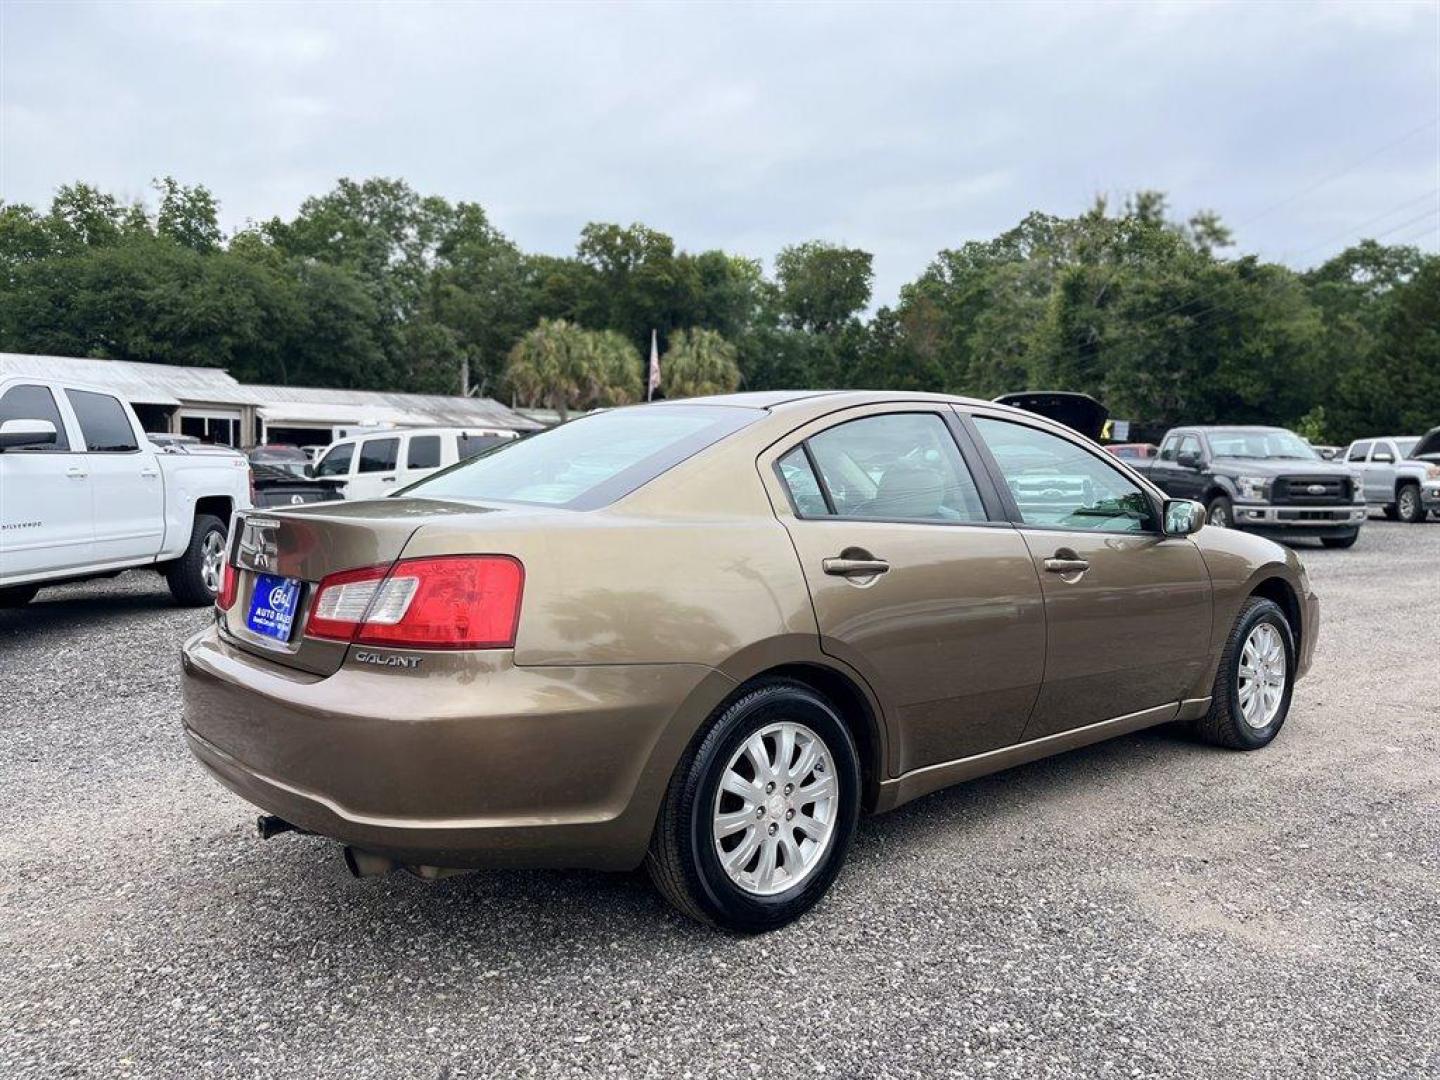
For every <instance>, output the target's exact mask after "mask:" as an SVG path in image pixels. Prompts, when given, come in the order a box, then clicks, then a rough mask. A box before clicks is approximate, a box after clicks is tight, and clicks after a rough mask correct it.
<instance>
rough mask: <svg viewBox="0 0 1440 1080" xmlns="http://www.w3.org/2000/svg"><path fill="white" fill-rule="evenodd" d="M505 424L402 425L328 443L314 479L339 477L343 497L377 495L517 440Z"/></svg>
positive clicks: (320, 457) (318, 462)
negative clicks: (452, 426) (441, 426)
mask: <svg viewBox="0 0 1440 1080" xmlns="http://www.w3.org/2000/svg"><path fill="white" fill-rule="evenodd" d="M519 437H520V436H519V434H518V433H517V432H514V431H508V430H506V429H504V428H406V429H404V430H397V431H374V432H370V433H369V434H366V435H355V436H352V437H350V438H346V439H341V440H340V441H339V442H334V443H331V444H330V445H329V446H327V447H326V448H325V450H324V451H323V452H322V453H321V454H320V455H319V457H318V459H317V460H316V463H315V470H314V472H315V477H316V478H317V479H326V480H340V481H343V486H342V487H341V489H340V490H341V492H342V493H343V494H344V496H345V498H347V499H379V498H383V497H384V496H386V495H389V494H390V493H391V492H392V491H399V490H400V489H401V488H403V487H405V486H406V485H407V484H413V483H415V481H417V480H421V479H423V478H425V477H427V476H429V475H430V474H431V473H433V472H437V471H438V470H440V469H443V468H446V467H447V466H450V465H454V464H455V463H456V462H459V461H465V460H467V459H469V458H472V457H475V456H476V455H477V454H482V453H484V452H485V451H486V450H489V449H491V448H493V447H496V446H499V445H500V444H501V443H504V442H509V441H510V440H512V439H518V438H519Z"/></svg>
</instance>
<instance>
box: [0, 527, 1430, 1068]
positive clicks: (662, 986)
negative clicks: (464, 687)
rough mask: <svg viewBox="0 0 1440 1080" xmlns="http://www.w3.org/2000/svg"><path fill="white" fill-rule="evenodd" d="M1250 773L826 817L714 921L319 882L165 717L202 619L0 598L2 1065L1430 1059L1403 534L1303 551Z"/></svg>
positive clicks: (1034, 774)
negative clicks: (1274, 716) (1286, 700)
mask: <svg viewBox="0 0 1440 1080" xmlns="http://www.w3.org/2000/svg"><path fill="white" fill-rule="evenodd" d="M1302 556H1303V558H1304V559H1305V560H1306V562H1307V563H1308V565H1309V567H1310V571H1311V576H1312V578H1313V580H1314V582H1315V586H1316V588H1317V589H1318V590H1319V591H1320V593H1321V596H1322V601H1323V604H1324V627H1323V633H1322V638H1321V641H1320V646H1319V652H1318V655H1317V657H1316V662H1315V670H1314V672H1313V674H1312V675H1311V676H1310V678H1309V679H1307V680H1306V681H1304V682H1302V683H1301V684H1300V687H1299V689H1298V690H1297V692H1296V695H1295V700H1294V707H1293V708H1292V710H1291V714H1290V722H1289V725H1288V726H1287V728H1286V729H1285V732H1284V733H1283V734H1282V736H1281V737H1280V739H1279V740H1278V742H1276V744H1275V745H1274V746H1272V747H1271V748H1269V749H1267V750H1265V751H1263V752H1261V753H1258V754H1237V753H1230V752H1224V751H1219V750H1214V749H1209V748H1204V747H1201V746H1198V745H1194V744H1192V743H1190V742H1188V741H1186V740H1185V739H1183V738H1181V737H1179V736H1177V735H1175V734H1173V733H1171V732H1169V731H1168V730H1162V731H1152V732H1148V733H1142V734H1140V735H1137V736H1132V737H1128V738H1123V739H1120V740H1117V741H1115V742H1111V743H1108V744H1105V745H1102V746H1098V747H1093V748H1090V749H1087V750H1082V751H1077V752H1074V753H1071V754H1067V755H1064V756H1062V757H1059V758H1055V759H1051V760H1049V761H1046V762H1041V763H1038V764H1035V765H1031V766H1027V767H1025V768H1021V769H1016V770H1013V771H1011V772H1007V773H1004V774H1001V775H999V776H995V777H991V778H988V779H985V780H981V781H977V782H974V783H970V784H967V785H964V786H962V787H959V788H956V789H952V790H950V791H947V792H942V793H939V794H937V795H933V796H931V797H929V798H927V799H924V800H922V801H920V802H919V803H916V804H913V805H911V806H909V807H906V808H903V809H901V810H899V811H896V812H895V813H893V814H890V815H888V816H886V817H882V818H875V819H871V820H869V821H868V822H864V823H862V826H861V830H860V833H859V835H858V837H857V840H856V843H855V847H854V850H853V853H852V857H851V860H850V863H849V865H848V867H847V869H846V871H845V872H844V873H843V874H842V875H841V877H840V880H839V882H838V883H837V886H836V888H835V890H834V891H833V893H832V894H831V896H830V898H829V899H828V900H827V901H826V902H825V903H824V904H822V905H821V906H820V908H818V909H817V910H816V911H815V912H814V913H812V914H811V915H810V916H809V917H808V918H806V919H804V920H802V921H801V922H800V923H799V924H798V925H796V926H793V927H791V928H788V929H786V930H783V931H779V932H777V933H773V934H770V935H767V936H764V937H760V938H753V939H736V938H730V937H725V936H722V935H719V934H716V933H714V932H711V931H707V930H704V929H701V928H700V927H698V926H695V925H693V924H691V923H689V922H687V921H685V920H684V919H682V918H680V917H679V916H677V915H674V914H672V913H671V912H670V911H669V910H668V909H667V908H666V907H665V906H664V905H663V904H662V903H661V902H660V900H659V899H658V898H657V897H656V896H655V894H654V893H652V892H651V890H650V889H649V887H648V885H647V883H646V882H645V880H644V878H643V876H641V875H639V874H634V875H604V874H593V873H486V874H475V875H471V876H468V877H461V878H452V879H448V880H445V881H442V882H440V883H438V884H435V885H424V884H422V883H420V882H416V881H413V880H410V879H407V878H405V877H403V876H393V877H390V878H386V879H379V880H373V879H372V880H369V881H355V880H352V879H351V878H350V877H349V876H348V875H347V874H346V872H345V869H344V867H343V865H342V864H341V860H340V857H339V853H338V850H337V849H336V848H335V847H334V846H332V845H330V844H327V843H326V842H324V841H321V840H318V839H314V838H310V837H293V836H287V837H283V838H280V839H277V840H273V841H270V842H268V843H261V842H260V841H258V840H257V839H255V838H254V837H253V835H252V832H251V821H252V819H253V815H254V813H255V811H254V810H252V809H251V808H249V807H248V806H246V805H245V804H244V803H243V802H241V801H240V800H239V799H237V798H235V797H233V796H231V795H230V794H229V793H227V792H226V791H224V790H223V789H222V788H220V787H219V786H218V785H217V784H216V783H214V782H212V781H211V780H209V779H208V778H207V777H206V776H205V775H204V774H203V773H202V771H201V770H200V768H199V766H197V765H196V764H194V763H193V762H192V761H191V760H190V758H189V757H188V755H187V752H186V750H185V748H184V746H183V745H182V741H181V738H180V734H179V726H178V714H179V708H180V705H179V697H178V693H177V687H176V682H177V678H176V671H177V661H176V647H177V645H178V644H179V643H180V641H181V640H182V639H183V638H184V637H185V636H186V635H187V634H188V633H189V632H190V631H191V630H192V629H194V628H196V627H198V626H200V625H202V623H203V622H204V620H205V618H206V617H207V616H206V614H205V613H203V612H195V611H179V610H176V609H175V608H173V607H171V605H170V602H169V597H168V594H167V593H166V592H165V588H164V584H163V582H161V581H160V579H159V578H157V577H155V576H154V575H152V574H148V573H132V574H127V575H125V576H123V577H121V578H119V579H116V580H114V581H110V582H102V583H92V584H86V585H79V586H72V587H68V588H63V589H55V590H51V591H49V592H47V593H43V594H42V595H41V598H40V599H39V600H38V601H36V603H35V604H34V605H32V606H31V608H30V609H28V610H26V611H24V612H20V613H16V612H0V813H3V816H4V820H6V821H8V822H9V828H7V829H6V830H5V832H4V834H3V836H0V956H3V958H4V960H3V964H0V1075H3V1076H6V1077H29V1076H35V1077H40V1076H43V1077H47V1078H48V1077H58V1076H82V1075H83V1076H91V1075H93V1076H145V1077H149V1076H177V1077H197V1076H199V1077H208V1076H266V1077H274V1076H296V1077H312V1076H342V1075H343V1076H374V1077H402V1076H403V1077H412V1076H413V1077H436V1078H438V1077H447V1078H448V1077H473V1076H487V1075H495V1074H505V1075H537V1076H546V1077H552V1076H606V1075H616V1076H620V1075H633V1076H663V1077H672V1076H682V1075H685V1076H688V1075H694V1076H719V1075H724V1076H744V1075H765V1076H776V1075H788V1076H802V1075H808V1076H822V1075H832V1076H833V1075H839V1076H926V1077H929V1076H983V1077H1008V1076H1025V1077H1035V1076H1045V1077H1062V1076H1065V1077H1086V1078H1090V1077H1134V1076H1185V1077H1212V1076H1213V1077H1224V1078H1227V1080H1228V1078H1231V1077H1237V1076H1317V1077H1337V1076H1355V1077H1361V1076H1363V1077H1398V1076H1407V1077H1418V1076H1429V1077H1435V1076H1437V1075H1440V973H1437V965H1440V812H1437V811H1440V733H1437V723H1436V720H1437V700H1440V694H1437V681H1436V676H1437V668H1436V646H1437V643H1440V616H1437V610H1440V609H1437V595H1436V593H1437V586H1440V524H1430V525H1427V526H1403V525H1398V524H1391V523H1388V522H1383V521H1378V520H1377V521H1373V522H1371V524H1370V525H1369V527H1368V528H1367V529H1366V531H1365V535H1364V536H1363V538H1362V539H1361V541H1360V544H1359V545H1358V546H1357V547H1356V548H1355V549H1353V550H1351V551H1326V550H1322V549H1321V548H1319V547H1318V546H1306V547H1304V548H1303V550H1302Z"/></svg>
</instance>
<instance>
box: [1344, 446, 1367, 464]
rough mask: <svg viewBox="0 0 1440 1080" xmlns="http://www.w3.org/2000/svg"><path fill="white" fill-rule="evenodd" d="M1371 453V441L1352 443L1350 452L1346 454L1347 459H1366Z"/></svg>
mask: <svg viewBox="0 0 1440 1080" xmlns="http://www.w3.org/2000/svg"><path fill="white" fill-rule="evenodd" d="M1369 454H1370V443H1368V442H1357V443H1351V444H1350V452H1349V453H1348V454H1346V455H1345V460H1346V461H1364V460H1365V459H1366V457H1368V456H1369Z"/></svg>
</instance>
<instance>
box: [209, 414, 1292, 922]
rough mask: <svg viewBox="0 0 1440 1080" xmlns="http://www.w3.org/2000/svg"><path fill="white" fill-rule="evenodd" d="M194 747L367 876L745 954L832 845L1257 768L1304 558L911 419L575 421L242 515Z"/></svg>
mask: <svg viewBox="0 0 1440 1080" xmlns="http://www.w3.org/2000/svg"><path fill="white" fill-rule="evenodd" d="M217 607H218V610H217V612H216V618H215V624H214V625H213V626H211V627H209V628H207V629H205V630H204V631H202V632H201V633H199V634H198V635H196V636H195V637H194V638H192V639H191V640H190V641H189V642H187V643H186V645H185V647H184V691H185V733H186V736H187V739H188V741H189V745H190V747H191V749H192V750H193V752H194V754H195V756H196V757H197V758H198V759H199V760H200V761H201V762H202V763H203V764H204V765H205V766H206V768H208V769H209V770H210V771H211V772H212V773H213V774H214V775H215V776H216V777H217V778H218V779H219V780H220V781H221V782H222V783H223V784H225V785H226V786H227V787H229V788H230V789H232V790H233V791H235V792H237V793H238V794H239V795H241V796H243V797H244V798H245V799H248V800H249V801H250V802H252V803H254V804H255V805H256V806H258V807H260V808H261V809H262V810H264V811H265V812H266V813H265V815H264V816H262V817H261V818H260V825H261V832H262V834H263V835H271V834H273V833H276V832H283V831H287V830H291V829H294V830H298V831H303V832H310V833H318V834H321V835H323V836H327V837H332V838H334V839H335V840H338V841H339V842H340V843H341V844H343V845H345V856H346V860H347V862H348V863H349V865H350V867H351V869H352V870H353V871H354V872H356V873H357V874H361V875H365V874H374V873H383V872H387V871H390V870H394V869H408V870H410V871H412V872H414V873H416V874H418V875H420V876H421V877H426V878H433V877H438V876H441V875H443V874H446V873H449V872H453V871H456V870H462V869H467V868H475V867H495V866H549V867H593V868H604V869H626V868H631V867H636V866H638V865H640V864H641V863H644V864H645V865H646V866H647V867H648V868H649V871H650V874H651V875H652V877H653V878H654V881H655V883H656V884H657V885H658V886H659V888H660V890H661V892H663V893H664V894H665V896H666V897H668V898H669V899H670V900H671V901H673V902H674V904H675V905H676V906H677V907H679V908H680V909H681V910H682V911H685V912H687V913H689V914H690V915H693V916H695V917H696V918H699V919H702V920H705V921H707V922H710V923H713V924H716V925H719V926H722V927H726V928H730V929H735V930H742V931H755V930H763V929H766V928H770V927H775V926H778V925H781V924H783V923H785V922H787V921H789V920H791V919H794V918H795V917H796V916H798V915H800V914H801V913H803V912H804V911H806V910H807V909H808V908H810V907H811V905H813V904H814V903H815V902H816V901H817V900H819V899H820V897H821V896H823V895H824V893H825V891H826V890H827V889H828V888H829V887H830V884H831V882H832V881H833V880H834V879H835V875H836V874H837V873H838V872H839V870H840V866H841V863H842V862H843V861H844V859H845V854H846V849H847V848H848V846H849V844H850V839H851V835H852V833H853V831H854V828H855V823H856V819H857V817H858V816H859V815H860V814H861V813H862V812H878V811H884V810H888V809H891V808H892V807H895V806H898V805H900V804H901V803H904V802H907V801H909V800H911V799H914V798H917V797H919V796H922V795H925V794H927V793H929V792H932V791H935V790H936V789H938V788H942V787H945V786H946V785H949V784H954V783H957V782H959V781H963V780H967V779H970V778H972V777H976V776H980V775H982V774H985V773H991V772H995V771H997V770H1000V769H1005V768H1009V767H1011V766H1014V765H1018V764H1021V763H1022V762H1026V761H1031V760H1034V759H1036V758H1040V757H1043V756H1045V755H1048V754H1054V753H1058V752H1060V751H1064V750H1068V749H1071V748H1073V747H1078V746H1082V745H1085V744H1087V743H1093V742H1096V741H1098V740H1101V739H1108V738H1111V737H1113V736H1116V735H1122V734H1125V733H1127V732H1132V731H1136V730H1138V729H1140V728H1146V727H1151V726H1153V725H1157V724H1164V723H1169V722H1176V723H1181V724H1185V725H1188V726H1189V727H1190V728H1191V729H1193V730H1194V732H1195V733H1196V734H1197V735H1198V736H1199V737H1201V738H1203V739H1206V740H1208V741H1210V742H1213V743H1216V744H1218V745H1220V746H1225V747H1231V748H1234V749H1241V750H1254V749H1258V748H1260V747H1263V746H1265V745H1266V744H1267V743H1269V742H1270V741H1271V740H1272V739H1274V738H1275V736H1276V735H1277V734H1278V732H1279V731H1280V728H1281V725H1283V724H1284V722H1285V717H1286V713H1287V711H1288V709H1289V706H1290V696H1291V691H1292V688H1293V686H1294V683H1295V680H1296V678H1297V677H1299V676H1300V675H1301V674H1303V673H1304V672H1305V670H1306V668H1307V667H1308V665H1309V662H1310V657H1311V655H1312V653H1313V651H1314V647H1315V637H1316V632H1317V628H1318V627H1317V618H1318V605H1317V602H1316V599H1315V596H1314V594H1313V592H1312V591H1311V589H1310V585H1309V582H1308V580H1307V579H1306V576H1305V572H1304V569H1303V568H1302V567H1301V565H1300V563H1299V561H1298V560H1297V559H1296V557H1295V555H1294V554H1293V553H1291V552H1288V551H1286V550H1285V549H1283V548H1281V547H1278V546H1277V545H1275V544H1274V543H1272V542H1270V541H1268V540H1265V539H1262V538H1260V537H1257V536H1253V535H1249V534H1246V533H1242V532H1236V531H1233V530H1229V529H1220V528H1214V527H1203V512H1202V511H1201V509H1200V508H1199V507H1198V506H1197V505H1196V504H1195V503H1191V502H1186V501H1180V500H1169V499H1166V498H1165V497H1164V496H1163V495H1162V494H1161V492H1160V491H1159V490H1158V489H1156V488H1154V487H1153V486H1151V485H1150V484H1149V483H1148V482H1147V481H1146V480H1144V479H1143V478H1141V477H1140V476H1138V475H1137V474H1135V473H1134V472H1132V471H1130V470H1129V469H1128V468H1126V467H1125V466H1124V465H1123V464H1122V463H1120V462H1118V461H1116V460H1115V459H1114V458H1112V457H1111V456H1110V455H1108V454H1106V453H1104V452H1103V451H1102V450H1101V449H1100V448H1099V447H1098V446H1096V445H1095V444H1093V443H1091V442H1089V441H1087V440H1085V439H1084V438H1082V437H1080V436H1078V435H1076V434H1075V433H1073V432H1071V431H1070V430H1069V429H1067V428H1064V427H1061V426H1059V425H1057V424H1054V423H1051V422H1049V421H1047V420H1045V419H1042V418H1040V417H1038V416H1035V415H1032V414H1029V413H1024V412H1019V411H1016V410H1014V409H1009V408H1006V407H1004V406H1000V405H994V404H987V403H984V402H979V401H971V400H966V399H961V398H953V397H942V396H938V395H918V394H897V393H879V392H833V393H763V394H736V395H731V396H726V397H716V398H709V399H700V400H693V401H677V402H665V403H658V404H653V405H641V406H634V407H630V408H624V409H616V410H613V411H609V412H603V413H599V414H596V415H592V416H589V417H586V418H584V419H580V420H576V421H573V422H571V423H568V424H565V425H564V426H562V427H559V428H556V429H554V430H551V431H548V432H545V433H543V434H540V435H537V436H535V437H533V438H530V439H526V440H523V441H516V442H512V443H508V444H505V445H503V446H502V447H501V448H499V449H498V450H496V451H494V452H492V453H489V454H487V455H485V456H482V457H478V458H475V459H473V460H470V461H467V462H464V463H462V464H460V465H458V466H456V467H454V468H451V469H448V470H446V471H443V472H441V473H437V474H435V475H434V476H432V477H430V478H428V479H426V480H423V481H422V482H420V483H418V484H415V485H413V486H411V487H409V488H407V489H405V490H404V491H403V492H401V493H399V494H398V495H396V496H393V497H391V498H386V499H380V500H376V501H373V502H347V503H332V504H322V505H316V506H308V507H304V508H299V509H295V510H289V511H284V512H278V513H277V512H256V511H251V512H247V513H245V514H242V515H240V516H239V517H238V518H237V527H236V528H234V529H232V530H231V543H230V547H229V551H228V566H227V571H226V575H225V579H224V583H223V588H222V591H221V595H220V597H219V600H218V604H217Z"/></svg>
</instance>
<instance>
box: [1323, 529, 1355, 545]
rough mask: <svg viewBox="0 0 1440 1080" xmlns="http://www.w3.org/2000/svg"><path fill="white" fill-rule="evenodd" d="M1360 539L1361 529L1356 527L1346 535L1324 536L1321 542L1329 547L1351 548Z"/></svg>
mask: <svg viewBox="0 0 1440 1080" xmlns="http://www.w3.org/2000/svg"><path fill="white" fill-rule="evenodd" d="M1359 539H1360V530H1359V529H1356V530H1355V531H1354V532H1348V533H1346V534H1345V535H1344V536H1322V537H1321V538H1320V543H1321V544H1323V545H1324V546H1325V547H1327V548H1351V547H1354V546H1355V541H1356V540H1359Z"/></svg>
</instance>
